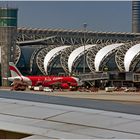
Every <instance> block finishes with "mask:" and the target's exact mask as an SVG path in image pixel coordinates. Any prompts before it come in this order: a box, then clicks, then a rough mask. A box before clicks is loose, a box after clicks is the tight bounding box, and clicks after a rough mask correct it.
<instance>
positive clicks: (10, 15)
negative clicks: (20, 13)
mask: <svg viewBox="0 0 140 140" xmlns="http://www.w3.org/2000/svg"><path fill="white" fill-rule="evenodd" d="M11 26H12V27H17V9H6V8H2V9H0V27H11Z"/></svg>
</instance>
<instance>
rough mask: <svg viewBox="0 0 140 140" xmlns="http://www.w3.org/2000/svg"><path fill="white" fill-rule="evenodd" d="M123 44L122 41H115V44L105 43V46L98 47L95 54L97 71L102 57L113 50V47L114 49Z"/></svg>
mask: <svg viewBox="0 0 140 140" xmlns="http://www.w3.org/2000/svg"><path fill="white" fill-rule="evenodd" d="M121 45H123V43H116V44H111V45H107V46H105V47H103V48H102V49H100V50H99V51H98V53H97V54H96V56H95V61H94V64H95V70H96V71H99V67H100V65H101V62H102V61H103V60H104V58H105V57H106V56H107V55H108V54H110V52H111V51H113V50H114V49H116V48H117V47H119V46H121Z"/></svg>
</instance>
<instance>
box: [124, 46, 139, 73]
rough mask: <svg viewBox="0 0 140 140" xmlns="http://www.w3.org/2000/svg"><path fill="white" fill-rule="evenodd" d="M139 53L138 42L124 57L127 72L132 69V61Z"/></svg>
mask: <svg viewBox="0 0 140 140" xmlns="http://www.w3.org/2000/svg"><path fill="white" fill-rule="evenodd" d="M138 53H140V44H136V45H134V46H132V47H131V48H130V49H128V51H127V52H126V54H125V57H124V67H125V71H127V72H128V71H130V65H131V62H132V61H133V59H134V58H135V56H136V55H137V54H138Z"/></svg>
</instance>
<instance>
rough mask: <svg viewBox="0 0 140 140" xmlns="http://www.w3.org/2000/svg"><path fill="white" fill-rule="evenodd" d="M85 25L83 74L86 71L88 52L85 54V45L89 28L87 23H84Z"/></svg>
mask: <svg viewBox="0 0 140 140" xmlns="http://www.w3.org/2000/svg"><path fill="white" fill-rule="evenodd" d="M83 27H84V59H83V60H84V61H83V74H84V73H85V69H86V66H85V65H86V54H85V45H86V28H87V23H84V24H83Z"/></svg>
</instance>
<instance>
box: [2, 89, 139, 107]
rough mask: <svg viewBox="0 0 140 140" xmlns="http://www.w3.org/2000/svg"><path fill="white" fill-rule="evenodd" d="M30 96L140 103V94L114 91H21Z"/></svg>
mask: <svg viewBox="0 0 140 140" xmlns="http://www.w3.org/2000/svg"><path fill="white" fill-rule="evenodd" d="M0 90H10V87H7V88H4V87H1V88H0ZM20 92H23V93H29V94H43V95H49V96H60V97H69V98H82V99H84V98H85V99H93V100H106V101H117V102H124V103H127V102H129V103H133V104H134V103H136V104H139V103H140V92H124V91H113V92H106V91H105V90H99V91H97V92H88V91H86V92H85V91H84V92H80V91H54V92H44V91H33V90H29V89H27V90H26V91H20Z"/></svg>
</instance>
